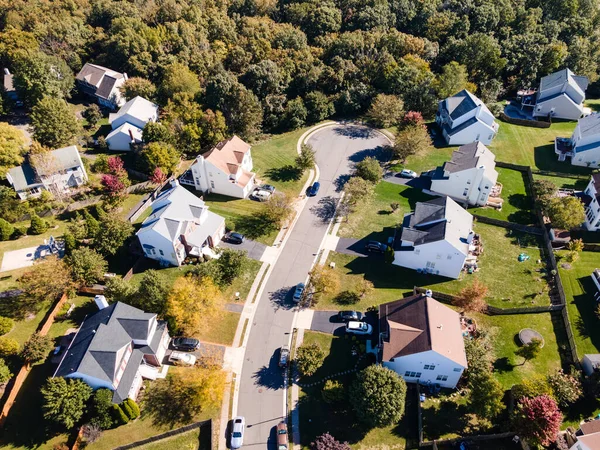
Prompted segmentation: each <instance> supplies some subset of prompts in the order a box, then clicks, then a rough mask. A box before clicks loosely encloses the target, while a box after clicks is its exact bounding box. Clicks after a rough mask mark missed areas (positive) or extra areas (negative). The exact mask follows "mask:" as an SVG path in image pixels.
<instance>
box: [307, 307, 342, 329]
mask: <svg viewBox="0 0 600 450" xmlns="http://www.w3.org/2000/svg"><path fill="white" fill-rule="evenodd" d="M337 314H338V311H315V313H314V315H313V320H312V323H311V324H310V329H311V330H312V331H320V332H321V333H330V334H334V333H335V331H336V330H337V329H338V328H342V329H343V328H344V326H345V324H344V322H339V321H338V318H337ZM339 332H341V330H340V331H338V333H339ZM336 334H337V333H336Z"/></svg>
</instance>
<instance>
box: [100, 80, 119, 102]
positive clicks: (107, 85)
mask: <svg viewBox="0 0 600 450" xmlns="http://www.w3.org/2000/svg"><path fill="white" fill-rule="evenodd" d="M116 82H117V79H116V78H114V77H111V76H110V75H104V78H102V82H101V83H100V86H98V89H97V90H96V95H97V96H98V97H102V98H106V99H108V98H109V97H110V94H111V92H112V90H113V87H114V86H115V83H116Z"/></svg>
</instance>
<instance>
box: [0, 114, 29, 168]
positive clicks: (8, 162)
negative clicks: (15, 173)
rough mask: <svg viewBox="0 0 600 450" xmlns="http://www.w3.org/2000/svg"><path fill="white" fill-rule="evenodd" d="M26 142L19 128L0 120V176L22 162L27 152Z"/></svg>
mask: <svg viewBox="0 0 600 450" xmlns="http://www.w3.org/2000/svg"><path fill="white" fill-rule="evenodd" d="M26 144H27V141H26V140H25V135H24V134H23V132H22V131H21V130H19V129H18V128H16V127H13V126H12V125H9V124H7V123H6V122H0V177H2V178H4V176H5V175H6V172H8V169H11V168H13V167H15V166H18V165H20V164H21V163H22V162H23V155H24V154H25V153H26V152H27V145H26Z"/></svg>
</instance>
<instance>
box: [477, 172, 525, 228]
mask: <svg viewBox="0 0 600 450" xmlns="http://www.w3.org/2000/svg"><path fill="white" fill-rule="evenodd" d="M496 170H497V171H498V182H499V183H502V193H501V194H500V196H501V198H502V199H504V203H503V205H502V209H501V210H497V209H495V208H473V209H469V212H470V213H472V214H479V215H481V216H485V217H491V218H493V219H499V220H506V221H508V222H516V223H521V224H523V225H531V224H534V223H535V216H534V214H533V212H532V210H531V208H532V201H531V193H530V192H529V189H528V187H527V181H526V180H527V178H526V175H525V174H524V173H523V172H519V171H518V170H511V169H505V168H502V167H497V168H496Z"/></svg>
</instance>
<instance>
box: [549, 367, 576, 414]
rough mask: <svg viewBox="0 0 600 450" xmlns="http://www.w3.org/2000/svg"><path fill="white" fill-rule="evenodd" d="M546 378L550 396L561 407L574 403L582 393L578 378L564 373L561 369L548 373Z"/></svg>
mask: <svg viewBox="0 0 600 450" xmlns="http://www.w3.org/2000/svg"><path fill="white" fill-rule="evenodd" d="M547 380H548V384H549V385H550V388H551V389H552V396H553V397H554V398H555V399H556V402H557V403H558V404H559V405H560V406H562V407H563V408H567V407H568V406H569V405H571V404H573V403H575V402H576V401H577V400H579V398H580V397H581V396H582V395H583V390H582V388H581V380H580V378H579V377H575V376H573V375H570V374H568V373H565V372H564V371H563V370H562V369H559V370H557V371H555V372H553V373H551V374H549V375H548V377H547Z"/></svg>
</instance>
